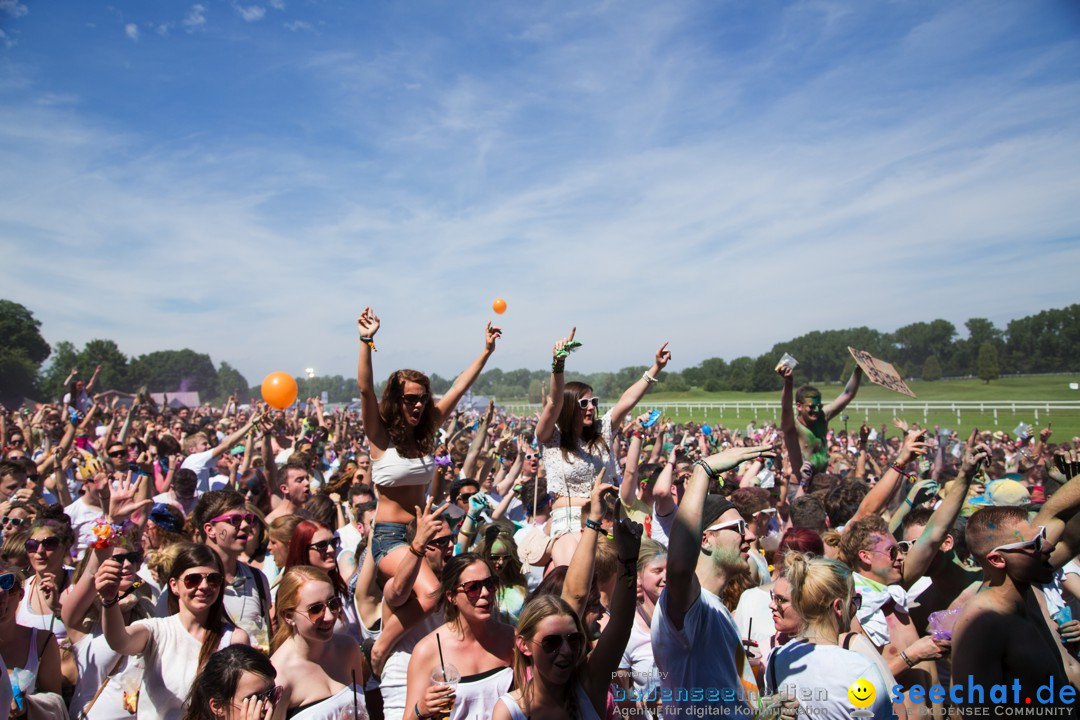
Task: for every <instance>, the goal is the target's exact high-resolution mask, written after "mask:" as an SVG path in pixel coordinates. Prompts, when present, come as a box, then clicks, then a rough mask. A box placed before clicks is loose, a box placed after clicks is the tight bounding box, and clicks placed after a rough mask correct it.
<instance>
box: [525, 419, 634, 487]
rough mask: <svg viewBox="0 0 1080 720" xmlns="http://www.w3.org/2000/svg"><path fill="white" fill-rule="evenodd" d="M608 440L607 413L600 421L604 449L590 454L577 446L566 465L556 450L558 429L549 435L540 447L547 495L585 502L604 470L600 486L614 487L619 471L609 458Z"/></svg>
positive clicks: (558, 450)
mask: <svg viewBox="0 0 1080 720" xmlns="http://www.w3.org/2000/svg"><path fill="white" fill-rule="evenodd" d="M612 436H613V433H612V431H611V412H610V411H608V412H607V413H605V414H604V416H603V417H602V418H600V437H602V438H603V439H604V443H605V445H606V447H603V448H600V451H599V452H595V453H593V452H589V451H588V450H586V449H584V448H583V447H582V446H581V443H580V442H578V448H577V453H576V454H572V455H570V459H571V460H573V462H570V463H568V462H566V460H564V459H563V453H562V448H561V447H559V439H560V435H559V428H558V427H556V428H555V430H554V431H552V435H551V441H550V442H547V443H544V444H542V445H541V447H542V448H543V452H542V454H541V458H542V459H543V461H544V469H545V470H546V471H547V486H548V492H550V493H551V494H552V495H554V496H556V497H577V498H587V497H589V496H590V495H592V486H593V482H595V480H596V474H597V473H599V472H600V468H607V472H606V473H605V474H604V482H606V483H611V484H613V485H618V484H619V482H620V476H619V468H618V466H617V465H616V464H615V460H614V458H612V457H611V444H612Z"/></svg>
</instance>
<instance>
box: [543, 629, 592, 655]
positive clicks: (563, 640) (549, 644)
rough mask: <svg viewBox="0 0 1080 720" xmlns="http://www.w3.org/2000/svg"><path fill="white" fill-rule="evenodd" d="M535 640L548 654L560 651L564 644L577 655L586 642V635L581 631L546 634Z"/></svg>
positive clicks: (572, 653)
mask: <svg viewBox="0 0 1080 720" xmlns="http://www.w3.org/2000/svg"><path fill="white" fill-rule="evenodd" d="M533 642H534V643H536V644H537V645H539V646H540V649H541V650H543V651H544V652H545V653H546V654H548V655H554V654H555V653H557V652H559V650H561V649H562V647H563V645H564V644H565V645H566V647H568V648H569V649H570V654H571V655H577V654H578V653H579V652H581V647H582V646H583V645H584V644H585V636H584V635H583V634H581V633H579V632H572V633H570V634H569V635H546V636H544V637H542V638H540V639H539V640H534V641H533Z"/></svg>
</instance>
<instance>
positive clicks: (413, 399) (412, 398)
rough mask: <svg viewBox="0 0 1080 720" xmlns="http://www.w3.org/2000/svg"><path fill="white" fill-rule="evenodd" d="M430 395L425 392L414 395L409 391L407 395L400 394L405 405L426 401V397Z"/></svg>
mask: <svg viewBox="0 0 1080 720" xmlns="http://www.w3.org/2000/svg"><path fill="white" fill-rule="evenodd" d="M430 397H431V396H430V395H428V394H427V393H424V394H422V395H415V394H412V393H410V394H408V395H402V396H401V402H403V403H405V404H406V405H416V404H417V403H426V402H427V401H428V398H430Z"/></svg>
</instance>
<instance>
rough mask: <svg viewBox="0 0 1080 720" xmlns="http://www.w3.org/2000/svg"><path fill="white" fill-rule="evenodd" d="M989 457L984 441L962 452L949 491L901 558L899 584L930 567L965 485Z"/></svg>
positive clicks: (908, 583) (960, 505) (907, 582)
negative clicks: (956, 472)
mask: <svg viewBox="0 0 1080 720" xmlns="http://www.w3.org/2000/svg"><path fill="white" fill-rule="evenodd" d="M989 457H990V448H988V447H986V446H985V445H979V446H977V447H975V448H968V449H967V450H966V451H965V452H964V461H963V463H962V464H961V465H960V474H959V475H957V477H956V482H955V483H953V486H952V489H951V490H950V491H949V494H948V495H946V496H945V499H944V500H942V501H941V505H939V506H938V508H937V510H935V511H934V514H933V515H931V516H930V520H929V521H927V523H926V528H925V529H924V530H923V532H922V535H920V536H919V540H918V542H916V543H915V544H914V545H912V546H911V550H909V551H908V554H907V557H906V558H905V559H904V576H903V580H902V581H901V584H902V585H903V586H904V587H905V588H909V587H911V585H912V584H913V583H914V582H915V581H916V580H918V579H919V578H920V577H922V575H923V574H924V573H925V572H926V571H927V570H928V569H929V568H930V563H931V561H933V559H934V556H935V555H937V553H938V548H939V547H941V543H942V542H944V540H945V536H946V535H947V534H948V533H949V528H951V527H952V526H953V523H954V522H956V518H957V517H959V515H960V510H961V508H963V507H964V500H965V499H966V498H967V493H968V488H969V487H970V486H971V481H972V479H973V478H974V477H975V473H976V472H977V471H978V469H979V465H980V464H982V463H984V462H987V461H988V459H989Z"/></svg>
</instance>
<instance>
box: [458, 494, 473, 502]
mask: <svg viewBox="0 0 1080 720" xmlns="http://www.w3.org/2000/svg"><path fill="white" fill-rule="evenodd" d="M475 494H476V493H461V494H460V495H458V496H457V499H458V502H469V500H471V499H472V496H473V495H475Z"/></svg>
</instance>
